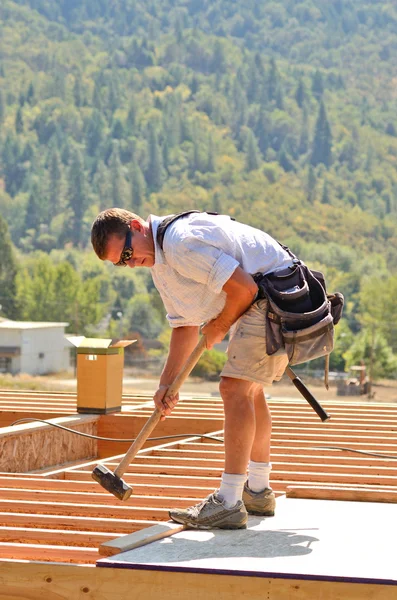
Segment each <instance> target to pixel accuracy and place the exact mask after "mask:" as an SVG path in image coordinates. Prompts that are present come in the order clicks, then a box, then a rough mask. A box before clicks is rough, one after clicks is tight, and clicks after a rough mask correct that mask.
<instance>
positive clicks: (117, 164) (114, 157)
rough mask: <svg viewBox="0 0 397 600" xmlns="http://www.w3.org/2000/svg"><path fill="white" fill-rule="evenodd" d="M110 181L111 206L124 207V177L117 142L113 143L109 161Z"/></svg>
mask: <svg viewBox="0 0 397 600" xmlns="http://www.w3.org/2000/svg"><path fill="white" fill-rule="evenodd" d="M109 168H110V178H111V179H110V181H111V188H112V192H111V201H112V206H118V207H123V206H124V190H123V187H124V185H123V184H124V177H123V172H122V166H121V161H120V153H119V145H118V142H113V149H112V154H111V155H110V159H109Z"/></svg>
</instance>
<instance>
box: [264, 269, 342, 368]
mask: <svg viewBox="0 0 397 600" xmlns="http://www.w3.org/2000/svg"><path fill="white" fill-rule="evenodd" d="M254 279H255V281H256V283H257V284H258V287H259V295H258V298H267V300H268V303H267V314H266V351H267V354H269V355H270V356H271V355H273V354H276V353H277V354H287V355H288V359H289V363H290V364H291V365H296V364H300V363H303V362H306V361H308V360H313V359H314V358H319V357H320V356H326V355H328V354H330V352H332V350H333V347H334V325H335V324H336V323H337V322H338V321H339V319H340V317H341V315H342V310H343V301H344V299H343V296H342V294H340V293H336V294H333V295H331V296H327V293H326V289H325V281H324V276H323V274H322V273H320V272H318V271H311V270H310V269H308V268H307V267H306V265H304V264H303V263H302V262H301V261H299V260H298V259H295V260H294V264H293V265H292V266H291V267H288V268H287V269H283V270H280V271H277V272H275V273H270V274H267V275H263V274H256V275H255V276H254Z"/></svg>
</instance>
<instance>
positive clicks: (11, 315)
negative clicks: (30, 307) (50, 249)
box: [0, 215, 19, 319]
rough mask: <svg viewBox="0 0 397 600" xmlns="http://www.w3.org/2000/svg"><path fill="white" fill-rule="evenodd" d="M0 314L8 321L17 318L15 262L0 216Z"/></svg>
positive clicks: (6, 227)
mask: <svg viewBox="0 0 397 600" xmlns="http://www.w3.org/2000/svg"><path fill="white" fill-rule="evenodd" d="M0 256H1V260H0V304H1V309H0V312H1V314H2V315H5V316H6V317H7V318H8V319H16V318H18V316H19V315H18V300H17V296H16V278H17V273H18V266H17V261H16V258H15V253H14V249H13V246H12V243H11V238H10V234H9V231H8V226H7V223H6V221H5V220H4V219H3V217H2V216H1V215H0Z"/></svg>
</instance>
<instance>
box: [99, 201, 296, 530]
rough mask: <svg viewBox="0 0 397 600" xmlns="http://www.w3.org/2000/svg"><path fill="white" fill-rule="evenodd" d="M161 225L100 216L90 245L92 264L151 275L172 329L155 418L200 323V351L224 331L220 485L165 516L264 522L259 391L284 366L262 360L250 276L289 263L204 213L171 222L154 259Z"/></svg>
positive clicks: (258, 238)
mask: <svg viewBox="0 0 397 600" xmlns="http://www.w3.org/2000/svg"><path fill="white" fill-rule="evenodd" d="M164 218H165V217H157V216H154V215H150V216H149V218H148V220H147V221H145V220H143V219H142V218H141V217H139V216H137V215H135V214H133V213H131V212H129V211H126V210H123V209H118V208H113V209H109V210H105V211H103V212H101V213H100V214H99V215H98V217H97V218H96V220H95V221H94V223H93V226H92V233H91V241H92V244H93V247H94V250H95V252H96V254H97V255H98V257H99V258H100V259H101V260H109V261H110V262H112V263H113V264H114V265H115V266H129V267H132V268H133V267H147V268H149V269H151V273H152V277H153V281H154V283H155V285H156V287H157V289H158V291H159V293H160V295H161V298H162V300H163V303H164V306H165V308H166V310H167V319H168V321H169V323H170V325H171V327H172V335H171V343H170V348H169V352H168V357H167V360H166V363H165V366H164V369H163V372H162V374H161V377H160V383H159V388H158V390H157V391H156V393H155V395H154V402H155V404H156V406H157V408H158V409H159V410H160V411H161V412H162V415H163V417H162V418H165V417H166V416H168V415H170V414H171V411H172V409H173V408H174V407H175V405H176V403H177V402H178V395H176V396H174V397H170V396H167V388H168V386H169V385H170V384H171V382H172V381H173V380H174V378H175V377H176V375H177V374H178V372H179V371H180V370H181V368H182V366H183V365H184V363H185V361H186V359H187V358H188V356H189V355H190V353H191V351H192V350H193V348H194V347H195V345H196V344H197V341H198V336H199V329H200V326H201V325H202V323H205V325H204V327H202V329H201V331H202V333H203V335H205V337H206V345H207V348H209V349H210V348H212V347H213V346H214V344H217V343H218V342H220V341H221V340H222V339H223V338H224V337H225V335H226V334H227V333H228V332H229V330H231V331H230V341H229V346H228V350H227V362H226V364H225V367H224V369H223V370H222V373H221V381H220V387H219V389H220V394H221V397H222V400H223V404H224V412H225V426H224V440H225V442H224V443H225V471H224V473H223V475H222V481H221V486H220V489H219V490H216V491H215V492H214V493H213V494H211V495H210V496H209V497H208V498H206V499H205V500H204V501H203V502H201V503H199V504H198V505H196V506H193V507H191V508H188V509H187V510H179V509H175V510H171V511H170V516H171V518H172V519H173V520H174V521H176V522H178V523H184V524H186V525H187V526H188V527H192V528H197V529H210V528H214V527H216V528H222V529H240V528H245V527H246V523H247V518H248V517H247V511H248V513H250V514H257V515H266V516H271V515H273V514H274V509H275V498H274V494H273V491H272V489H271V488H270V485H269V475H270V471H271V464H270V435H271V415H270V412H269V409H268V406H267V403H266V400H265V395H264V391H263V388H264V386H269V385H271V384H272V382H273V381H278V380H279V379H280V378H281V377H282V375H283V373H284V370H285V368H286V366H287V364H288V359H287V356H286V355H280V356H275V355H273V356H268V355H267V354H266V339H265V333H266V331H265V308H266V300H263V299H262V300H259V301H255V298H256V295H257V291H258V288H257V285H256V283H255V281H254V279H253V277H252V275H253V274H255V273H270V272H273V271H277V270H279V269H283V268H285V267H287V266H290V265H291V263H292V261H291V257H290V256H289V255H288V253H287V252H286V251H285V250H284V249H283V248H282V247H281V246H280V245H279V244H278V243H277V242H276V241H275V240H274V239H273V238H271V237H270V236H269V235H268V234H266V233H264V232H262V231H259V230H258V229H254V228H252V227H249V226H248V225H244V224H242V223H238V222H237V221H234V220H232V219H230V218H229V217H228V216H225V215H210V214H207V213H192V214H189V215H186V216H183V217H180V218H178V219H177V220H176V221H174V222H173V223H171V224H170V225H169V226H168V228H167V229H166V232H165V235H164V239H163V250H161V247H160V245H159V243H158V240H157V239H156V236H157V231H158V227H159V225H160V224H161V222H162V221H163V220H164ZM247 465H248V481H247Z"/></svg>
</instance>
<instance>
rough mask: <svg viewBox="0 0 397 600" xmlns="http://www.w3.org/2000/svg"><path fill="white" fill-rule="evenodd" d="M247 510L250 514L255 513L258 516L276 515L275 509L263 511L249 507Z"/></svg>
mask: <svg viewBox="0 0 397 600" xmlns="http://www.w3.org/2000/svg"><path fill="white" fill-rule="evenodd" d="M247 512H248V514H249V515H255V516H256V517H274V510H273V511H267V512H263V511H260V510H248V508H247Z"/></svg>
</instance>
